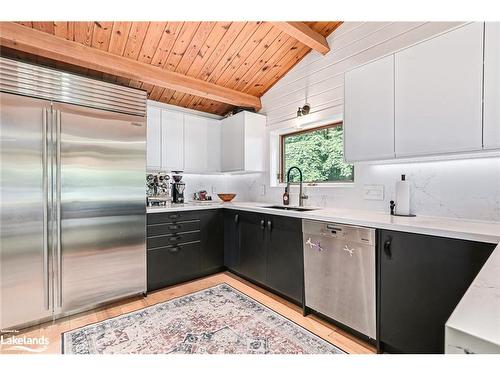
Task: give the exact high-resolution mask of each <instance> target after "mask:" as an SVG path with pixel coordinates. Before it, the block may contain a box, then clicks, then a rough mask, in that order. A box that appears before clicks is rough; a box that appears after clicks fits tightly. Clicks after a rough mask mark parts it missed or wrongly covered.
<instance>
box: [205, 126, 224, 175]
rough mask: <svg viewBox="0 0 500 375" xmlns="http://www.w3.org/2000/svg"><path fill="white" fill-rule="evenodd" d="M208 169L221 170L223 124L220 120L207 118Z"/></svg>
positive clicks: (211, 170) (210, 170)
mask: <svg viewBox="0 0 500 375" xmlns="http://www.w3.org/2000/svg"><path fill="white" fill-rule="evenodd" d="M207 162H208V165H207V171H208V172H220V171H221V124H220V120H215V119H207Z"/></svg>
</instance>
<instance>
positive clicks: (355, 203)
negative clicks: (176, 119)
mask: <svg viewBox="0 0 500 375" xmlns="http://www.w3.org/2000/svg"><path fill="white" fill-rule="evenodd" d="M403 173H404V174H406V178H407V180H408V181H410V183H411V210H412V212H413V213H415V214H417V215H426V216H443V217H451V218H462V219H470V220H485V221H500V157H491V158H475V159H462V160H442V161H426V162H415V163H404V164H356V165H355V182H354V183H352V184H349V185H347V186H346V184H344V185H343V186H337V187H305V192H306V194H307V195H308V196H309V199H307V200H306V205H308V206H319V207H328V208H336V207H338V208H351V209H361V210H370V211H385V212H388V211H389V201H390V200H391V199H394V198H395V197H394V195H395V183H396V181H397V180H398V179H399V178H400V176H401V174H403ZM184 179H185V181H186V186H187V188H186V189H187V192H188V194H189V195H188V196H189V197H191V195H192V192H194V191H197V190H201V189H205V190H207V191H208V192H209V193H211V192H212V189H213V191H214V192H234V193H237V194H238V195H237V197H236V200H237V201H257V202H269V203H281V200H282V194H283V188H282V187H270V186H269V175H268V173H262V174H246V175H213V176H210V175H208V176H203V175H186V176H185V177H184ZM365 185H383V186H384V198H383V200H366V199H364V187H365ZM297 193H298V187H292V192H291V202H292V204H296V202H297ZM213 195H214V198H216V196H215V194H213Z"/></svg>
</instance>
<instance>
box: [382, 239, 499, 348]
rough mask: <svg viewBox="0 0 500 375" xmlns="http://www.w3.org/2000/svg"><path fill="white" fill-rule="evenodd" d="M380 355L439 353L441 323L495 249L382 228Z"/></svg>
mask: <svg viewBox="0 0 500 375" xmlns="http://www.w3.org/2000/svg"><path fill="white" fill-rule="evenodd" d="M379 234H380V235H379V246H378V277H379V279H378V288H377V289H378V300H379V306H378V309H379V314H378V315H379V322H378V327H379V332H378V338H379V341H380V349H381V351H386V352H393V353H429V354H431V353H443V352H444V332H445V323H446V321H447V320H448V318H449V317H450V315H451V313H452V312H453V310H454V308H455V307H456V305H457V304H458V302H459V301H460V299H461V298H462V296H463V295H464V293H465V291H466V290H467V288H468V287H469V285H470V284H471V283H472V281H473V279H474V277H475V276H476V275H477V273H478V272H479V270H480V269H481V267H482V266H483V264H484V263H485V262H486V260H487V258H488V257H489V256H490V254H491V252H492V251H493V249H494V247H495V245H493V244H485V243H479V242H473V241H464V240H457V239H450V238H442V237H433V236H427V235H419V234H412V233H404V232H395V231H387V230H381V231H380V233H379Z"/></svg>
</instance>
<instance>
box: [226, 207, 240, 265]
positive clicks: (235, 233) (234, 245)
mask: <svg viewBox="0 0 500 375" xmlns="http://www.w3.org/2000/svg"><path fill="white" fill-rule="evenodd" d="M239 220H240V212H239V211H236V210H225V211H224V266H226V267H227V268H228V269H230V270H232V271H235V272H237V273H238V272H240V234H239Z"/></svg>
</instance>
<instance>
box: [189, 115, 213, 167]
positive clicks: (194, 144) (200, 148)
mask: <svg viewBox="0 0 500 375" xmlns="http://www.w3.org/2000/svg"><path fill="white" fill-rule="evenodd" d="M207 130H208V129H207V121H206V119H204V118H203V117H199V116H191V115H184V171H185V172H203V171H206V169H207V165H208V163H207V155H208V153H207Z"/></svg>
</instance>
